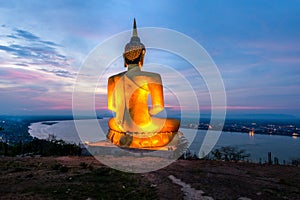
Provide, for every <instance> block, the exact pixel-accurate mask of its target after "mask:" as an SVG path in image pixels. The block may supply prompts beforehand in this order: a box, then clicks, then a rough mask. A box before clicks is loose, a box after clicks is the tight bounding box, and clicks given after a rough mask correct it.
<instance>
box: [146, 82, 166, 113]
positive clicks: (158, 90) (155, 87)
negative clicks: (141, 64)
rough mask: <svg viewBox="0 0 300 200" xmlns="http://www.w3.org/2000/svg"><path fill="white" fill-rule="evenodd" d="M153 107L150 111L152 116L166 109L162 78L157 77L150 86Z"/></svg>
mask: <svg viewBox="0 0 300 200" xmlns="http://www.w3.org/2000/svg"><path fill="white" fill-rule="evenodd" d="M148 87H149V91H150V97H151V101H152V106H151V108H150V109H149V114H150V115H156V114H157V113H159V112H161V111H162V110H163V109H164V93H163V87H162V81H161V77H160V76H157V77H156V78H155V80H154V81H153V82H152V83H149V84H148Z"/></svg>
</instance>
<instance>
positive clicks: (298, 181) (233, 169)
mask: <svg viewBox="0 0 300 200" xmlns="http://www.w3.org/2000/svg"><path fill="white" fill-rule="evenodd" d="M0 199H292V200H294V199H300V170H299V167H295V166H276V165H258V164H249V163H233V162H222V161H204V160H190V161H189V160H178V161H176V162H174V163H172V164H171V165H169V166H168V167H166V168H163V169H160V170H157V171H153V172H149V173H142V174H131V173H124V172H120V171H117V170H113V169H110V168H108V167H106V166H105V165H102V164H101V163H99V162H98V161H97V160H96V159H94V158H93V157H39V158H30V157H29V158H16V157H2V158H0Z"/></svg>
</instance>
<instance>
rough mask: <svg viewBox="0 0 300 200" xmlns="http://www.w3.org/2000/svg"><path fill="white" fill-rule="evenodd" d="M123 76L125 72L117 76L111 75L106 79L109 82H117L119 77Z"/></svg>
mask: <svg viewBox="0 0 300 200" xmlns="http://www.w3.org/2000/svg"><path fill="white" fill-rule="evenodd" d="M124 74H126V71H125V72H121V73H119V74H115V75H112V76H110V77H109V78H108V79H109V80H113V81H118V80H119V79H120V78H121V77H123V76H124Z"/></svg>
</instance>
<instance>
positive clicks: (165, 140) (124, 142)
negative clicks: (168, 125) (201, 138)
mask: <svg viewBox="0 0 300 200" xmlns="http://www.w3.org/2000/svg"><path fill="white" fill-rule="evenodd" d="M177 133H178V132H177V131H176V132H154V133H152V132H151V133H137V132H119V131H115V130H112V129H110V130H109V131H108V133H107V139H109V140H110V141H111V143H113V144H115V145H117V146H120V147H128V148H138V149H141V148H156V147H159V148H160V147H164V146H166V145H168V144H169V143H170V142H171V141H172V140H173V138H174V136H175V135H176V134H177Z"/></svg>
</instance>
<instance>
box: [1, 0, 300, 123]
mask: <svg viewBox="0 0 300 200" xmlns="http://www.w3.org/2000/svg"><path fill="white" fill-rule="evenodd" d="M134 17H135V18H136V19H137V24H138V27H162V28H169V29H173V30H176V31H179V32H181V33H183V34H186V35H187V36H189V37H191V38H193V39H194V40H195V41H197V42H198V43H199V44H201V45H202V46H203V47H204V48H205V49H206V51H207V52H208V53H209V55H210V56H211V57H212V59H213V60H214V62H215V64H216V65H217V67H218V69H219V71H220V73H221V75H222V77H223V81H224V85H225V88H226V93H227V104H228V105H227V109H228V112H229V113H258V114H291V115H294V116H297V117H300V103H299V100H300V26H299V24H300V1H296V0H295V1H289V0H286V1H280V0H275V1H265V0H251V1H250V0H248V1H234V0H232V1H230V0H226V1H225V0H224V1H217V0H213V1H173V0H172V1H99V0H95V1H79V0H78V1H71V0H70V1H67V0H51V1H39V0H36V1H34V0H19V1H14V0H12V1H6V0H0V96H1V99H0V115H2V114H7V115H16V114H17V115H22V114H26V115H30V114H43V115H47V114H69V113H70V110H71V109H72V92H73V85H74V81H75V79H76V76H77V72H78V70H79V68H80V66H81V63H82V62H84V60H85V58H86V57H87V56H88V54H89V53H90V52H91V51H92V50H93V49H94V48H95V47H96V46H97V45H98V44H100V43H101V42H103V41H104V40H106V39H107V38H109V37H111V36H112V35H114V34H118V33H120V32H122V31H126V30H129V29H131V27H132V20H133V18H134ZM141 40H142V41H143V38H141ZM124 45H125V44H124ZM146 56H148V57H146V60H145V62H150V63H151V62H153V61H155V62H156V63H167V64H169V65H172V64H174V63H175V61H176V60H177V61H178V63H180V64H181V65H182V69H181V70H182V74H183V75H184V76H185V77H189V76H190V75H191V74H190V73H193V72H191V71H190V70H189V67H190V66H189V65H188V64H185V63H184V62H183V61H182V60H180V59H179V58H177V57H176V56H172V55H168V54H166V53H164V52H163V53H160V52H158V51H152V52H151V51H149V52H148V51H147V54H146ZM168 61H169V62H168ZM118 64H119V65H120V66H119V65H118ZM115 66H117V67H116V68H115V69H118V67H119V71H122V70H124V68H123V65H122V61H121V60H119V61H117V62H116V63H115ZM112 68H113V67H112ZM113 69H114V68H113ZM112 71H113V70H112ZM147 71H151V69H150V68H147ZM116 73H117V71H116ZM164 79H166V80H168V77H163V80H164ZM105 81H106V80H105ZM196 81H197V80H194V81H191V83H192V84H194V85H197V84H198V83H197V82H196ZM104 88H105V87H104ZM99 90H101V89H99ZM204 90H205V88H204V89H203V88H202V89H199V91H204ZM204 93H205V91H204V92H203V94H204ZM166 94H168V92H167V91H166ZM206 95H207V94H206ZM100 96H101V92H100ZM200 98H201V95H200ZM203 99H204V100H203V101H202V103H201V102H200V105H201V106H203V107H205V104H206V100H205V99H208V98H207V97H203ZM172 104H176V102H175V101H173V99H172V98H170V99H167V98H166V105H167V106H168V105H170V106H171V105H172ZM105 105H106V102H105V101H103V102H100V103H99V105H98V107H97V108H99V109H101V108H104V107H105Z"/></svg>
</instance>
